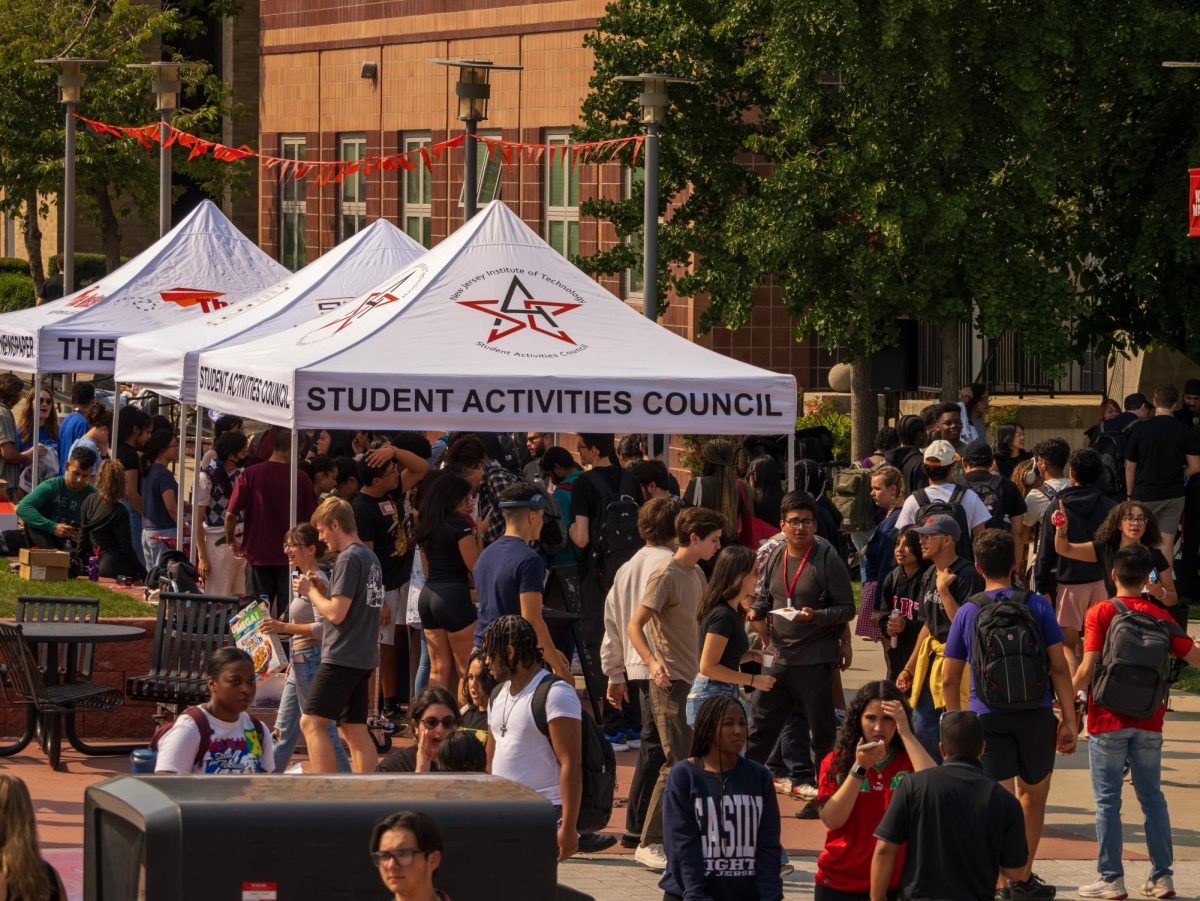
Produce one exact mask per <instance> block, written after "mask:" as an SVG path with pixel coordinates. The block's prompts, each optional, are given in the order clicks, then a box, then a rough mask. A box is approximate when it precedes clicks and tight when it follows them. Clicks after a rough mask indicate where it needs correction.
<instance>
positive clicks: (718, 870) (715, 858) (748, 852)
mask: <svg viewBox="0 0 1200 901" xmlns="http://www.w3.org/2000/svg"><path fill="white" fill-rule="evenodd" d="M720 803H721V810H720V813H719V814H718V811H717V802H716V799H714V798H696V799H695V808H696V823H697V825H699V827H700V849H701V853H702V854H703V855H704V875H705V876H753V875H754V860H755V854H756V853H757V850H758V824H759V821H760V820H761V819H762V804H763V802H762V798H761V797H758V796H757V795H725V796H724V797H722V798H721V799H720Z"/></svg>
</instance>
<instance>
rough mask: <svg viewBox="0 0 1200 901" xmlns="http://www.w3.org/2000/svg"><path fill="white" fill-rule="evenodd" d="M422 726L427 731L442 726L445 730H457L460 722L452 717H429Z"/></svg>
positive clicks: (422, 722)
mask: <svg viewBox="0 0 1200 901" xmlns="http://www.w3.org/2000/svg"><path fill="white" fill-rule="evenodd" d="M421 725H422V726H424V727H425V728H426V729H436V728H437V727H438V726H441V727H442V728H443V729H457V728H458V721H457V720H455V719H454V717H452V716H444V717H442V718H441V719H438V718H437V717H436V716H427V717H425V719H423V720H421Z"/></svg>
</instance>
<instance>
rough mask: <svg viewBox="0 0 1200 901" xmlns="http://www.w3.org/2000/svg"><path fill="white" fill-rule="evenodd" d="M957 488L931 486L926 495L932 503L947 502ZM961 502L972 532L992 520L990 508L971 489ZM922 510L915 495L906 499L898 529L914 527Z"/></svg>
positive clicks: (954, 486)
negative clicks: (918, 513) (919, 511)
mask: <svg viewBox="0 0 1200 901" xmlns="http://www.w3.org/2000/svg"><path fill="white" fill-rule="evenodd" d="M957 487H958V486H957V485H955V484H954V483H953V482H942V484H940V485H930V486H929V487H928V488H926V489H925V493H926V494H927V495H929V500H930V503H932V502H933V501H947V500H949V499H950V495H952V494H953V493H954V489H955V488H957ZM959 500H960V502H961V503H962V506H963V510H964V511H965V512H966V514H967V523H968V525H970V527H971V530H972V531H974V529H975V527H976V526H978V525H981V524H982V523H985V522H987V521H988V520H989V519H991V518H992V514H990V513H988V508H987V507H986V506H984V503H983V501H982V500H980V499H979V495H978V494H976V493H975V492H974V491H972V490H971V489H970V488H968V489H967V490H966V491H965V492H964V493H963V496H962V497H961V498H960V499H959ZM920 509H921V504H920V502H918V501H917V495H916V494H915V493H913V494H910V495H909V496H908V497H906V498H905V499H904V506H903V507H901V508H900V518H899V519H898V520H896V528H897V529H903V528H904V527H905V526H911V525H913V524H914V523H915V522H916V521H917V511H918V510H920Z"/></svg>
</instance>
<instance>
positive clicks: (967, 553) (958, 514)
mask: <svg viewBox="0 0 1200 901" xmlns="http://www.w3.org/2000/svg"><path fill="white" fill-rule="evenodd" d="M966 493H967V489H966V488H964V487H963V486H962V485H955V486H954V491H953V492H952V493H951V494H950V497H948V498H947V499H946V500H944V501H935V500H931V499H930V497H929V495H928V494H927V493H926V492H925V489H924V488H922V489H921V490H920V491H917V492H914V494H913V497H915V498H916V499H917V517H916V520H915V523H916V525H918V526H921V525H924V524H925V522H926V521H927V520H928V519H929V517H931V516H952V517H954V521H955V522H956V523H958V541H957V542H956V544H955V549H956V550H957V551H958V556H960V557H962V558H963V559H964V560H974V559H975V552H974V551H973V550H972V549H971V524H970V523H969V522H968V521H967V510H966V508H965V507H964V506H963V505H962V499H963V496H964V495H966Z"/></svg>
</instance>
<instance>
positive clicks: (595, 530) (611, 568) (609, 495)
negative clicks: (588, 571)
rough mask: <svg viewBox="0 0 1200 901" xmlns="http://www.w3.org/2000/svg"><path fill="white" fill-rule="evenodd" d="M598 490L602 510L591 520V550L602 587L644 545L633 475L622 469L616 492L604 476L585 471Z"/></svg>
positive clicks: (594, 570) (597, 576)
mask: <svg viewBox="0 0 1200 901" xmlns="http://www.w3.org/2000/svg"><path fill="white" fill-rule="evenodd" d="M582 478H585V479H588V481H589V482H590V483H591V485H592V487H593V488H594V489H595V490H596V495H597V497H598V498H599V502H600V509H599V512H598V514H597V515H595V516H593V517H591V519H590V520H589V521H588V548H589V552H590V554H591V564H592V572H593V573H594V575H595V577H596V579H597V580H598V581H599V583H600V586H601V587H602V588H605V589H607V588H608V587H609V586H611V585H612V580H613V577H614V576H615V575H616V574H617V570H618V569H620V568H621V566H622V565H623V564H624V563H625V562H626V561H628V560H629V559H630V558H631V557H632V556H633V555H634V554H636V553H637V552H638V550H639V549H640V548H641V547H642V546H643V545H644V544H645V542H644V541H642V536H641V535H640V534H638V529H637V519H638V503H637V501H636V500H635V498H636V497H638V496H639V494H640V493H641V492H640V490H639V489H638V486H637V485H633V484H632V483H633V475H632V474H631V473H630V472H629V471H628V470H626V469H622V470H620V482H619V483H618V485H617V490H616V491H613V489H612V486H611V485H610V484H609V483H608V479H606V478H605V477H604V476H603V475H600V474H599V473H595V471H594V470H591V471H588V472H585V473H584V474H583V476H582Z"/></svg>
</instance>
